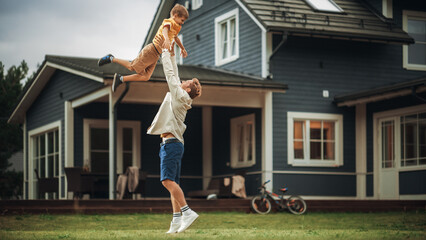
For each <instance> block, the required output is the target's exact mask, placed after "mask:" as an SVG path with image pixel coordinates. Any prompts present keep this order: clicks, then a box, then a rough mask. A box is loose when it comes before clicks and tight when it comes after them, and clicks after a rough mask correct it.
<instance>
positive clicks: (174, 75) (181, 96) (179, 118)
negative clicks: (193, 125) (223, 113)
mask: <svg viewBox="0 0 426 240" xmlns="http://www.w3.org/2000/svg"><path fill="white" fill-rule="evenodd" d="M161 58H162V62H163V71H164V74H165V75H166V80H167V84H168V86H169V92H167V94H166V96H165V97H164V100H163V103H161V106H160V109H159V110H158V112H157V115H155V118H154V120H153V121H152V123H151V126H150V127H149V128H148V130H147V133H148V134H150V135H160V134H162V133H172V134H173V135H174V136H175V137H176V138H177V139H178V140H179V141H181V142H182V143H184V140H183V133H184V132H185V130H186V125H185V123H184V121H185V118H186V113H187V111H188V109H191V104H192V99H191V97H189V95H188V93H187V92H186V91H185V90H183V89H182V88H181V86H180V85H181V82H180V79H179V76H178V71H177V65H176V61H172V59H171V57H170V52H163V54H162V55H161ZM173 60H175V59H174V58H173ZM172 62H173V63H172Z"/></svg>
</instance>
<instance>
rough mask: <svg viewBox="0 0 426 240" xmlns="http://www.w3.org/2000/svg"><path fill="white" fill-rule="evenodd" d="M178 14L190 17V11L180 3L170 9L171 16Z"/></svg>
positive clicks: (186, 17)
mask: <svg viewBox="0 0 426 240" xmlns="http://www.w3.org/2000/svg"><path fill="white" fill-rule="evenodd" d="M175 14H177V15H178V17H184V18H185V19H188V17H189V13H188V10H186V8H185V7H184V6H183V5H180V4H179V3H177V4H176V5H175V6H174V7H173V8H172V11H170V16H171V17H172V16H173V15H175Z"/></svg>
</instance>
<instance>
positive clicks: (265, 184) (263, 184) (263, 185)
mask: <svg viewBox="0 0 426 240" xmlns="http://www.w3.org/2000/svg"><path fill="white" fill-rule="evenodd" d="M270 181H271V180H268V181H266V182H264V183H263V185H262V186H265V185H266V184H267V183H269V182H270Z"/></svg>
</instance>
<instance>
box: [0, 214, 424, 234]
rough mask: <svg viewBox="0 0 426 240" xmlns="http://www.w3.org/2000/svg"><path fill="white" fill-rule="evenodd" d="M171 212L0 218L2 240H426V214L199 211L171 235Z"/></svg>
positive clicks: (11, 216) (12, 216)
mask: <svg viewBox="0 0 426 240" xmlns="http://www.w3.org/2000/svg"><path fill="white" fill-rule="evenodd" d="M170 220H171V214H127V215H10V216H0V239H2V240H6V239H102V240H107V239H221V240H226V239H244V240H248V239H426V213H425V212H408V213H400V212H391V213H308V214H306V215H302V216H295V215H292V214H289V213H286V212H283V213H275V214H268V215H258V214H246V213H221V212H218V213H201V214H200V218H199V219H198V220H197V221H196V222H195V223H194V224H193V225H192V226H191V227H190V228H189V229H188V230H187V231H186V232H184V233H180V234H173V235H167V234H165V232H166V231H167V230H168V227H169V224H170Z"/></svg>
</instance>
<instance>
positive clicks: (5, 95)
mask: <svg viewBox="0 0 426 240" xmlns="http://www.w3.org/2000/svg"><path fill="white" fill-rule="evenodd" d="M27 73H28V65H27V63H26V62H25V61H22V62H21V64H20V65H19V66H18V67H16V66H12V67H10V68H9V70H8V71H7V73H6V75H5V69H4V65H3V63H2V62H1V61H0V176H1V177H0V194H1V195H0V197H1V198H2V199H3V198H8V197H11V196H13V194H12V193H14V192H16V191H17V190H18V191H20V189H21V186H22V174H20V173H16V172H10V171H8V170H7V168H8V167H9V166H10V165H11V164H10V163H9V162H8V159H9V158H10V157H11V156H12V154H13V153H15V152H17V151H19V150H21V149H22V129H21V126H20V125H19V124H9V123H7V120H8V119H9V116H10V114H11V113H12V111H13V108H14V107H15V105H16V103H17V101H18V98H19V95H20V94H21V92H22V84H21V80H23V79H24V78H25V76H26V75H27ZM18 178H19V179H18ZM15 184H18V185H19V186H18V185H15ZM4 194H6V195H4ZM9 194H12V195H9Z"/></svg>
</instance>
